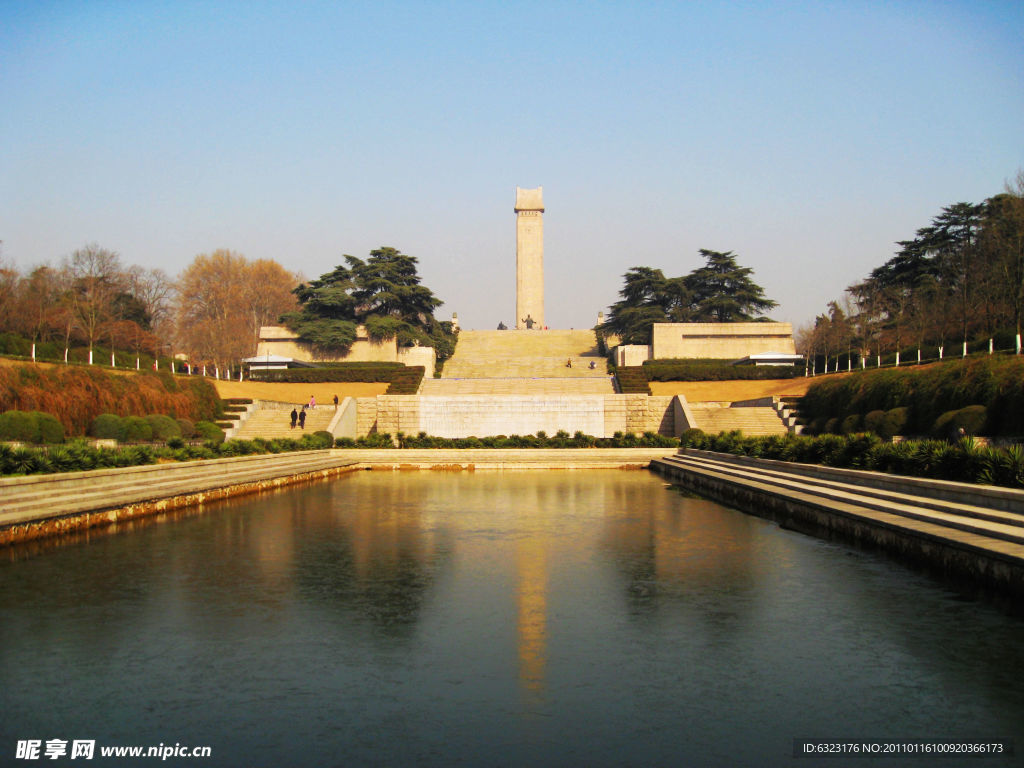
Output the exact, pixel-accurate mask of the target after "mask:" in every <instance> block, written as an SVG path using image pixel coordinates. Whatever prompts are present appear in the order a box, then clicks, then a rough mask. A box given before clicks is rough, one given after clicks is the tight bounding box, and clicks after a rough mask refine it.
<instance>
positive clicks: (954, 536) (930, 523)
mask: <svg viewBox="0 0 1024 768" xmlns="http://www.w3.org/2000/svg"><path fill="white" fill-rule="evenodd" d="M651 468H652V469H654V470H656V471H658V472H660V473H661V474H664V475H666V476H668V477H670V478H673V479H676V480H677V481H679V482H680V484H682V485H684V486H685V487H687V488H690V489H691V490H695V491H697V492H699V493H702V494H704V495H707V496H709V497H711V498H714V499H716V500H718V501H722V502H724V503H727V504H730V505H732V506H735V507H738V508H739V509H742V510H744V511H746V512H749V513H751V514H755V515H759V516H761V517H767V518H769V519H772V520H776V521H778V522H779V523H780V524H781V525H783V526H785V527H787V528H793V529H795V530H800V531H803V532H805V533H810V534H812V535H817V536H821V537H824V538H832V537H836V538H841V539H844V540H849V541H853V542H855V543H857V544H862V545H867V546H869V547H876V548H880V549H883V550H886V551H889V552H892V553H895V554H897V555H898V556H900V557H901V558H904V559H908V560H911V561H918V562H920V563H922V564H924V565H925V566H926V567H928V568H929V569H930V570H933V571H938V572H940V573H941V574H942V575H945V576H950V577H954V578H956V579H960V580H964V579H966V580H969V581H971V582H978V583H982V584H985V585H987V586H990V587H993V588H996V589H999V590H1001V591H1008V592H1010V593H1011V594H1017V595H1024V491H1019V490H1014V489H1009V488H996V487H992V486H979V485H972V484H969V483H954V482H949V481H944V480H928V479H922V478H910V477H899V476H896V475H888V474H884V473H881V472H865V471H860V470H850V469H836V468H831V467H823V466H818V465H811V464H794V463H790V462H782V461H772V460H767V459H752V458H748V457H740V456H731V455H728V454H717V453H711V452H707V451H695V450H692V449H684V450H683V451H680V453H679V455H676V456H671V457H667V458H663V459H656V460H654V461H653V462H651Z"/></svg>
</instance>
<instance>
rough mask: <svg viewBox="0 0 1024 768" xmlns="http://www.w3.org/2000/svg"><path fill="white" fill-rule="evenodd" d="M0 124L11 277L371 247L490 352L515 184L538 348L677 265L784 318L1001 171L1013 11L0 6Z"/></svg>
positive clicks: (1013, 7)
mask: <svg viewBox="0 0 1024 768" xmlns="http://www.w3.org/2000/svg"><path fill="white" fill-rule="evenodd" d="M0 99H2V104H3V114H2V116H0V240H2V241H3V256H4V257H6V258H7V259H9V260H12V261H13V262H14V263H15V265H16V266H17V267H18V268H20V269H26V268H30V267H31V266H34V265H35V264H38V263H42V262H51V263H57V262H59V261H60V259H61V258H63V257H64V256H66V255H68V254H70V253H71V252H72V251H73V250H75V249H76V248H79V247H81V246H82V245H85V244H86V243H92V242H95V243H98V244H100V245H101V246H103V247H106V248H109V249H112V250H115V251H117V252H118V253H120V254H121V257H122V259H123V260H124V261H125V263H127V264H140V265H142V266H146V267H161V268H163V269H164V270H166V271H167V272H168V273H169V274H170V275H171V276H174V275H177V274H178V273H179V272H180V271H181V269H183V268H184V267H185V266H187V265H188V264H189V263H190V262H191V261H192V259H193V258H194V257H195V256H196V255H197V254H199V253H209V252H211V251H213V250H215V249H217V248H229V249H232V250H235V251H238V252H240V253H243V254H245V255H246V256H248V257H250V258H273V259H276V260H277V261H278V262H280V263H281V264H282V265H284V266H285V267H286V268H288V269H290V270H294V271H299V272H302V273H303V274H304V275H305V276H306V277H316V276H318V275H319V274H321V273H323V272H326V271H329V270H330V269H331V268H332V267H333V266H334V265H336V264H338V263H341V260H342V258H341V257H342V255H343V254H346V253H348V254H353V255H355V256H359V257H361V258H365V257H366V256H367V254H368V253H369V251H370V250H371V249H373V248H376V247H379V246H381V245H388V246H393V247H396V248H399V249H401V250H402V251H403V252H405V253H408V254H410V255H413V256H416V257H417V258H418V259H419V266H420V274H421V275H422V277H423V282H424V284H425V285H427V286H428V287H429V288H431V289H432V290H433V291H434V293H435V294H436V295H437V296H438V297H439V298H441V299H442V300H443V301H444V302H445V304H444V306H443V307H442V308H441V309H440V311H439V312H438V316H439V317H440V318H442V319H446V318H448V317H450V316H451V313H452V312H458V314H459V319H460V321H461V324H462V326H463V327H464V328H481V329H489V328H494V327H495V326H497V324H498V322H499V321H504V322H505V323H506V324H508V325H512V324H513V323H514V322H515V317H514V312H515V216H514V214H513V212H512V208H513V204H514V201H515V195H514V192H515V187H516V186H522V187H535V186H539V185H543V187H544V202H545V205H546V208H547V211H546V213H545V215H544V227H545V273H546V290H545V295H546V312H547V321H548V324H549V325H550V326H551V327H559V328H563V327H576V328H580V327H590V326H591V325H593V324H594V322H595V320H596V314H597V312H598V310H603V309H607V307H608V306H609V305H610V304H611V303H612V302H614V301H615V300H616V299H617V297H618V296H617V294H618V291H619V289H620V288H621V287H622V274H623V273H624V272H625V271H626V270H627V269H628V268H630V267H632V266H651V267H657V268H660V269H662V270H664V271H665V273H666V274H668V275H670V276H676V275H682V274H685V273H687V272H689V271H691V270H692V269H694V268H696V267H698V266H701V263H702V261H701V259H700V257H699V255H698V253H697V251H698V249H699V248H709V249H713V250H721V251H727V250H731V251H734V252H735V253H736V254H737V256H738V259H739V261H740V263H741V264H743V265H744V266H749V267H752V268H753V269H754V279H755V280H756V281H757V282H758V283H759V284H761V285H762V286H764V288H765V290H766V293H767V295H768V296H769V297H770V298H773V299H775V300H777V301H778V302H779V303H780V306H779V307H778V308H777V309H776V310H775V311H774V312H772V313H771V316H772V317H773V318H775V319H777V320H786V321H791V322H793V323H795V324H800V323H804V322H807V321H808V320H810V319H812V318H813V317H814V315H815V314H817V313H820V312H822V311H824V309H825V305H826V303H827V302H828V301H830V300H832V299H834V298H838V297H839V296H840V295H841V294H842V291H843V289H844V288H845V287H846V286H847V285H849V284H850V283H852V282H854V281H856V280H859V279H861V278H863V277H864V276H865V275H866V274H867V273H868V272H869V271H870V270H871V269H873V268H874V267H876V266H878V265H880V264H882V263H883V262H885V261H886V260H887V259H888V258H890V257H891V256H892V255H893V253H894V251H895V245H894V243H895V241H897V240H902V239H909V238H911V237H912V236H913V235H914V232H915V230H916V229H918V228H919V227H923V226H926V225H927V224H928V223H929V222H930V220H931V218H932V217H933V216H934V215H936V214H937V213H938V212H939V210H940V209H941V208H942V206H944V205H948V204H951V203H955V202H959V201H968V202H981V201H982V200H983V199H985V198H986V197H989V196H991V195H994V194H997V193H998V192H1000V191H1002V188H1003V185H1004V182H1005V181H1006V180H1008V179H1010V178H1012V177H1014V176H1015V175H1016V173H1017V171H1018V170H1019V169H1021V168H1024V3H1022V2H978V1H977V0H975V1H972V2H954V1H949V2H938V1H936V2H910V1H907V2H899V1H894V2H852V1H850V2H828V3H825V2H785V3H770V2H736V3H711V2H693V3H686V2H678V3H669V2H662V3H658V2H652V3H634V2H591V3H584V2H545V3H522V2H501V3H495V2H436V3H427V2H366V3H344V2H338V3H334V2H325V3H319V2H307V3H266V2H248V3H243V2H232V3H227V2H209V3H202V2H146V1H145V0H140V1H139V2H127V1H122V2H100V1H93V2H74V1H73V0H67V1H65V2H53V1H49V0H39V1H38V2H11V1H8V0H0Z"/></svg>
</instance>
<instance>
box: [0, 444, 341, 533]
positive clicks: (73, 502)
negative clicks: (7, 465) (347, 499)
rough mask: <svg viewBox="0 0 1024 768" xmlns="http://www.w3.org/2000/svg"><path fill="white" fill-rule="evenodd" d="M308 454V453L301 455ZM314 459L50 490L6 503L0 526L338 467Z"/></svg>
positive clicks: (334, 460)
mask: <svg viewBox="0 0 1024 768" xmlns="http://www.w3.org/2000/svg"><path fill="white" fill-rule="evenodd" d="M304 453H308V452H304ZM316 453H318V454H319V455H318V456H315V457H310V456H308V455H307V456H305V457H304V458H303V459H302V460H283V461H279V462H277V463H274V462H263V463H260V464H256V463H253V464H252V465H243V466H241V467H236V468H234V469H232V470H228V469H224V468H221V470H220V471H219V472H208V473H204V474H201V475H199V474H197V475H194V476H191V477H181V476H177V477H166V478H159V479H150V480H148V481H147V482H145V483H142V484H140V483H138V482H135V483H131V482H120V483H119V482H111V483H108V484H107V485H106V486H105V487H98V488H94V489H92V490H77V489H75V488H66V489H61V488H60V487H59V483H57V484H55V485H56V486H57V487H55V488H53V489H51V490H50V492H49V493H47V494H46V495H45V497H43V498H39V497H38V496H36V497H30V496H25V497H22V498H20V499H19V500H16V501H13V502H12V503H7V502H6V500H5V504H4V508H3V511H2V512H0V525H11V524H14V523H17V522H21V521H24V520H29V519H40V518H44V517H59V516H61V515H68V514H73V513H77V512H85V511H90V510H96V509H108V508H113V507H117V506H122V505H127V504H134V503H139V502H144V501H152V500H156V499H161V498H168V497H171V496H177V495H183V494H189V493H196V492H200V491H207V490H211V489H213V488H222V487H224V486H227V485H236V484H240V483H248V482H255V481H259V480H268V479H273V478H275V477H283V476H288V475H296V474H303V473H305V472H314V471H318V470H321V469H327V468H330V467H333V466H339V465H340V464H341V463H344V462H340V461H339V459H338V457H336V456H332V455H330V454H328V453H327V452H326V451H318V452H316ZM278 458H279V459H283V458H284V457H283V456H282V455H280V454H279V455H278Z"/></svg>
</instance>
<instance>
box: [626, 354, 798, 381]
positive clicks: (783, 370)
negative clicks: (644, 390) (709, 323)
mask: <svg viewBox="0 0 1024 768" xmlns="http://www.w3.org/2000/svg"><path fill="white" fill-rule="evenodd" d="M643 368H644V371H645V372H646V374H647V379H648V381H738V380H763V379H792V378H795V377H797V376H803V375H804V368H803V366H802V365H801V366H800V367H799V368H797V367H796V366H792V365H785V366H783V365H770V366H764V365H762V366H756V365H733V364H732V363H731V362H728V361H725V360H704V359H699V358H698V359H692V360H645V361H644V364H643Z"/></svg>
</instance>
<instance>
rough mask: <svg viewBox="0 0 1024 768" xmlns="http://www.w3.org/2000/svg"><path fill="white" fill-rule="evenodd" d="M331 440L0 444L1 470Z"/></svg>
mask: <svg viewBox="0 0 1024 768" xmlns="http://www.w3.org/2000/svg"><path fill="white" fill-rule="evenodd" d="M331 442H332V438H331V434H330V433H329V432H314V433H313V434H310V435H303V436H302V437H301V438H300V439H298V440H292V439H290V438H283V439H279V440H262V439H259V438H256V439H254V440H228V441H227V442H223V443H218V442H214V441H207V442H205V443H203V444H202V445H183V444H182V441H181V439H180V438H174V439H172V440H171V441H169V442H168V445H167V446H152V445H129V446H124V447H120V448H93V447H92V446H90V445H89V444H88V443H86V442H85V441H84V440H81V439H78V440H73V441H71V442H69V443H67V444H65V445H59V446H53V447H49V448H42V447H39V448H36V447H24V448H12V447H10V446H8V445H3V444H0V474H2V475H15V474H17V475H29V474H48V473H53V472H78V471H82V470H90V469H110V468H116V467H133V466H138V465H141V464H155V463H156V462H157V461H160V460H164V461H167V460H170V461H191V460H194V459H217V458H223V457H228V456H247V455H251V454H262V453H286V452H289V451H309V450H317V449H324V448H330V447H331Z"/></svg>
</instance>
